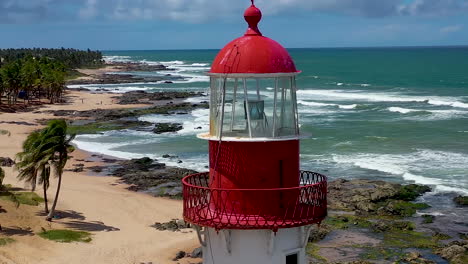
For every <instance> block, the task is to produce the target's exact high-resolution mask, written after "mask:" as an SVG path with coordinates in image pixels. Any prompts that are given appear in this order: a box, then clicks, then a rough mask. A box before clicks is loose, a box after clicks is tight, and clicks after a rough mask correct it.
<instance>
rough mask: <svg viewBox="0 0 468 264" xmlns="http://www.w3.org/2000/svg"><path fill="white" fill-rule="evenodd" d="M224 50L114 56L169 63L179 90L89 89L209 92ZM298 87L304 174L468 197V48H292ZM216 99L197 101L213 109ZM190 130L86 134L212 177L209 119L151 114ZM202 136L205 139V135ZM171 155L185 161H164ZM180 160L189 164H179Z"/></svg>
mask: <svg viewBox="0 0 468 264" xmlns="http://www.w3.org/2000/svg"><path fill="white" fill-rule="evenodd" d="M217 52H218V51H216V50H179V51H175V50H169V51H106V52H104V55H105V59H106V60H107V61H127V62H130V61H136V62H146V63H148V64H164V65H166V66H169V67H170V68H171V69H173V71H171V72H166V71H162V72H138V73H132V74H137V75H148V76H161V75H165V74H168V73H170V74H172V75H174V76H180V77H183V80H175V81H174V83H171V84H166V83H135V84H117V85H116V84H114V85H80V86H81V87H85V88H88V89H91V90H93V89H94V90H95V89H98V88H106V89H110V90H112V92H115V93H123V92H127V91H135V90H144V91H147V92H157V91H163V90H177V91H202V92H204V93H207V92H208V86H209V78H208V77H207V76H205V72H207V71H208V70H209V68H210V63H211V62H212V60H213V59H214V57H215V56H216V54H217ZM289 52H290V54H291V56H292V57H293V59H294V60H295V62H296V66H297V68H298V69H299V70H301V71H302V73H301V74H300V75H299V76H298V78H297V86H298V89H299V91H298V101H299V112H300V123H301V131H302V132H305V133H307V134H311V135H312V136H311V137H310V138H307V139H303V140H302V142H301V166H302V168H303V169H304V170H312V171H316V172H319V173H323V174H325V175H327V176H329V177H330V178H331V179H336V178H348V179H351V178H366V179H382V180H387V181H393V182H398V183H419V184H428V185H431V186H432V187H433V189H434V192H435V193H444V192H455V193H460V194H465V195H468V47H433V48H425V47H421V48H349V49H347V48H341V49H290V50H289ZM207 100H208V98H207V97H198V98H190V99H188V101H191V102H197V101H198V102H199V101H207ZM139 119H140V120H143V121H149V122H154V123H158V122H179V123H183V127H184V128H183V130H181V131H179V132H177V133H169V134H161V135H157V134H154V133H151V132H142V131H134V130H119V131H109V132H105V133H102V134H96V135H80V136H78V137H77V138H76V139H75V141H74V142H75V144H76V145H77V146H78V147H79V148H81V149H84V150H87V151H91V152H96V153H102V154H107V155H112V156H115V157H119V158H125V159H130V158H140V157H151V158H154V159H158V160H159V161H161V162H164V163H167V164H168V165H173V166H181V167H187V168H191V169H195V170H198V171H206V170H207V169H206V166H207V165H208V153H207V151H208V146H207V142H206V141H204V140H201V139H198V138H196V134H197V133H200V132H202V131H206V130H207V129H208V110H205V109H201V110H195V111H193V112H192V113H191V114H189V115H178V116H164V115H147V116H142V117H140V118H139ZM198 127H202V129H201V130H199V129H196V128H198ZM164 154H170V155H176V156H178V157H177V158H163V157H162V156H163V155H164ZM179 160H181V161H182V163H178V162H179Z"/></svg>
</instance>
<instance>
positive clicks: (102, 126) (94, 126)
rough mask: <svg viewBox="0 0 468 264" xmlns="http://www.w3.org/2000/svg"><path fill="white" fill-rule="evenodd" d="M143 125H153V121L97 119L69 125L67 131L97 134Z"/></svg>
mask: <svg viewBox="0 0 468 264" xmlns="http://www.w3.org/2000/svg"><path fill="white" fill-rule="evenodd" d="M142 125H151V123H148V124H145V123H144V122H139V121H134V122H132V121H120V120H112V121H97V122H92V123H87V124H77V125H70V126H69V127H68V130H67V133H69V134H76V135H80V134H97V133H101V132H105V131H110V130H119V129H129V128H135V127H140V126H142Z"/></svg>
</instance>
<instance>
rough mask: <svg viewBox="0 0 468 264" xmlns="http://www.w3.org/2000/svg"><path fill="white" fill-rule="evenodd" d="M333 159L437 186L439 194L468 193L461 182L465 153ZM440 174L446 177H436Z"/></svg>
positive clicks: (420, 152)
mask: <svg viewBox="0 0 468 264" xmlns="http://www.w3.org/2000/svg"><path fill="white" fill-rule="evenodd" d="M331 160H332V161H333V162H335V163H338V164H349V165H352V166H355V167H359V168H362V169H367V170H373V171H379V172H383V173H387V174H391V175H395V176H398V177H401V178H402V179H403V180H405V181H410V182H415V183H418V184H426V185H432V186H436V187H435V189H436V190H437V191H439V192H449V191H450V192H452V191H455V192H459V193H468V186H467V184H465V183H463V182H462V180H461V179H463V177H464V176H463V170H468V167H467V164H468V155H466V154H462V153H454V152H444V151H435V150H418V151H416V152H414V153H408V154H401V155H397V154H370V153H360V154H359V153H358V154H353V155H333V156H332V158H331ZM422 175H424V176H422ZM429 175H437V176H435V177H431V176H429ZM439 175H444V176H445V177H447V178H436V177H439ZM461 186H464V187H461Z"/></svg>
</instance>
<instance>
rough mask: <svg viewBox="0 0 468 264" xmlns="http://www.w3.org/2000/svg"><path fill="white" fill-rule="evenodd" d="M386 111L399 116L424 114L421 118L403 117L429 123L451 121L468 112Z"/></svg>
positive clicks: (399, 109) (407, 109) (393, 109)
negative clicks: (432, 121) (399, 114)
mask: <svg viewBox="0 0 468 264" xmlns="http://www.w3.org/2000/svg"><path fill="white" fill-rule="evenodd" d="M388 111H390V112H396V113H401V114H410V113H413V114H417V113H419V114H424V116H423V117H421V116H416V117H415V116H410V117H405V118H404V119H406V120H418V121H431V120H444V119H453V118H457V117H460V116H465V115H468V111H461V110H428V109H410V108H402V107H389V108H388Z"/></svg>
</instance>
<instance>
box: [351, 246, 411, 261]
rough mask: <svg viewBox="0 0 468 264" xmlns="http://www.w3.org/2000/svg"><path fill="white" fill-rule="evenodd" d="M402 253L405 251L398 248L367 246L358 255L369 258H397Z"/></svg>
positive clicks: (401, 255) (402, 254)
mask: <svg viewBox="0 0 468 264" xmlns="http://www.w3.org/2000/svg"><path fill="white" fill-rule="evenodd" d="M404 255H405V253H404V252H403V251H402V250H401V249H398V248H384V247H367V250H366V251H365V252H364V253H362V254H361V255H360V257H361V258H363V259H370V260H380V259H384V260H397V259H400V258H401V257H403V256H404Z"/></svg>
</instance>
